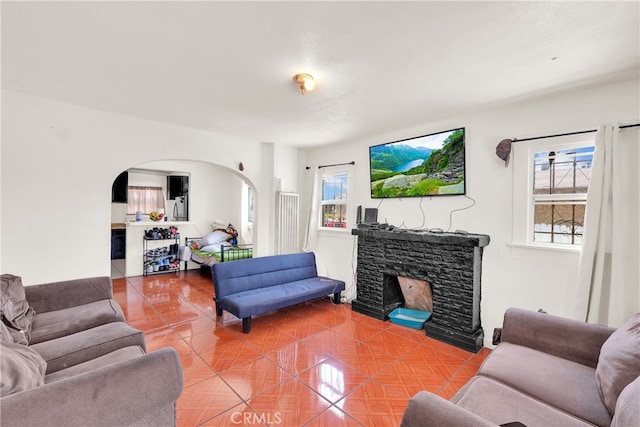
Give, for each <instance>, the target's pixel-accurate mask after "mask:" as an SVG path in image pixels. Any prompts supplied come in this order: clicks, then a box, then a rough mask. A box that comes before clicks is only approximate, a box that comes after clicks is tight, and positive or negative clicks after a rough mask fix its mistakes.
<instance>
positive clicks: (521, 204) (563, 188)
mask: <svg viewBox="0 0 640 427" xmlns="http://www.w3.org/2000/svg"><path fill="white" fill-rule="evenodd" d="M572 138H573V139H570V138H568V137H563V138H549V139H544V140H535V141H523V142H518V143H514V144H513V153H512V154H513V155H514V162H513V163H514V189H513V191H514V196H513V201H514V211H513V212H514V217H513V227H514V228H513V242H514V243H515V244H525V245H536V246H547V247H565V248H569V247H579V246H580V245H582V234H583V231H584V217H585V208H586V202H587V190H588V189H589V181H590V179H591V164H592V161H593V153H594V149H595V147H594V141H593V136H591V137H590V138H589V136H587V138H589V139H585V135H579V136H575V135H574V136H572Z"/></svg>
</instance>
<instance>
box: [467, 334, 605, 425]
mask: <svg viewBox="0 0 640 427" xmlns="http://www.w3.org/2000/svg"><path fill="white" fill-rule="evenodd" d="M478 374H479V375H484V376H487V377H489V378H492V379H495V380H497V381H500V382H502V383H504V384H506V385H507V386H510V387H512V388H514V389H517V390H520V391H522V392H523V393H525V394H527V395H529V396H531V397H532V398H534V399H537V400H539V401H541V402H545V403H547V404H549V405H552V406H554V407H556V408H557V409H559V410H560V411H562V412H566V413H568V414H572V415H574V416H576V417H579V418H581V419H584V420H586V421H588V422H590V423H592V424H595V425H598V426H608V425H609V424H610V423H611V415H610V414H609V412H608V411H607V408H606V407H605V406H604V404H603V403H602V400H601V399H600V395H599V394H598V386H597V384H596V376H595V370H594V369H593V368H590V367H588V366H585V365H583V364H581V363H577V362H572V361H569V360H566V359H562V358H560V357H557V356H552V355H550V354H547V353H544V352H541V351H538V350H533V349H531V348H528V347H523V346H520V345H516V344H511V343H508V342H502V343H500V344H499V345H498V346H497V347H496V348H495V349H494V350H493V351H492V352H491V357H489V358H487V359H486V360H485V362H484V363H483V364H482V366H481V367H480V370H479V371H478ZM558 384H562V387H558ZM568 390H580V393H572V392H567V391H568ZM525 424H526V423H525Z"/></svg>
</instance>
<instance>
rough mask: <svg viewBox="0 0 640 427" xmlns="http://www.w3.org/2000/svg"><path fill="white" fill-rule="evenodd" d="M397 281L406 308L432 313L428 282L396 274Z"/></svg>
mask: <svg viewBox="0 0 640 427" xmlns="http://www.w3.org/2000/svg"><path fill="white" fill-rule="evenodd" d="M398 283H399V284H400V290H401V291H402V296H403V297H404V306H405V307H406V308H411V309H413V310H420V311H428V312H429V313H433V293H432V292H431V284H430V283H429V282H427V281H425V280H418V279H412V278H410V277H403V276H398Z"/></svg>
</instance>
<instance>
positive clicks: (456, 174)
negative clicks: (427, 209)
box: [369, 128, 466, 199]
mask: <svg viewBox="0 0 640 427" xmlns="http://www.w3.org/2000/svg"><path fill="white" fill-rule="evenodd" d="M369 166H370V172H371V197H372V198H374V199H379V198H385V197H425V196H452V195H463V194H465V190H466V189H465V182H464V179H465V155H464V128H459V129H452V130H447V131H444V132H438V133H433V134H429V135H423V136H418V137H415V138H409V139H403V140H401V141H394V142H388V143H386V144H380V145H375V146H373V147H369Z"/></svg>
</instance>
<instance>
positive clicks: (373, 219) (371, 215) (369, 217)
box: [364, 208, 378, 224]
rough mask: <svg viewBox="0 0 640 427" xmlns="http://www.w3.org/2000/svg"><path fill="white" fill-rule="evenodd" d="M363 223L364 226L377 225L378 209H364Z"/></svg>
mask: <svg viewBox="0 0 640 427" xmlns="http://www.w3.org/2000/svg"><path fill="white" fill-rule="evenodd" d="M364 223H365V224H377V223H378V209H377V208H365V210H364Z"/></svg>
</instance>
